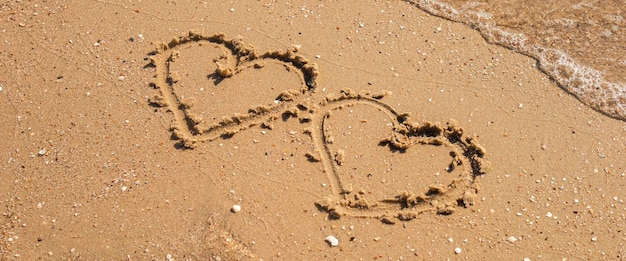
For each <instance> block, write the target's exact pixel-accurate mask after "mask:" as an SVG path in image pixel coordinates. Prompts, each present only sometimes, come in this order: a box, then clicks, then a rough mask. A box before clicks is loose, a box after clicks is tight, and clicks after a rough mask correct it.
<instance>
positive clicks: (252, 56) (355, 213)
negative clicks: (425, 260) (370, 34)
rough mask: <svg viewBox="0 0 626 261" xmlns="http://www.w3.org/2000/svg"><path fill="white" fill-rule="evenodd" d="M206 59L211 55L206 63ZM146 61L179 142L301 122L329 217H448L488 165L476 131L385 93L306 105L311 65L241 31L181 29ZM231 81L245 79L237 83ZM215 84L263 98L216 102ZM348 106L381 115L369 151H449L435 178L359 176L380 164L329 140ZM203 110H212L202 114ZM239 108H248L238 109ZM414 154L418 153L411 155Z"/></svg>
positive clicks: (157, 101)
mask: <svg viewBox="0 0 626 261" xmlns="http://www.w3.org/2000/svg"><path fill="white" fill-rule="evenodd" d="M209 57H217V58H215V59H213V60H212V63H210V62H208V63H207V60H208V59H209ZM205 58H206V59H205ZM151 64H152V65H153V66H154V67H155V70H156V77H155V81H154V82H153V83H152V86H154V87H155V88H158V89H159V90H160V91H161V95H158V96H155V97H154V98H152V99H151V101H150V102H151V103H152V104H154V105H156V106H164V107H167V108H168V109H169V110H170V111H171V112H172V113H173V114H174V121H175V123H174V126H173V127H172V132H173V135H174V138H176V139H177V140H179V141H180V142H181V145H183V146H185V147H189V148H193V147H194V146H195V145H196V144H197V143H198V142H204V141H213V140H215V139H218V138H228V137H230V136H232V135H235V134H236V133H237V132H239V131H243V130H245V129H247V128H249V127H251V126H254V125H261V126H262V127H265V128H270V129H271V128H272V126H273V124H274V121H275V120H276V119H279V118H280V117H285V116H294V117H296V118H298V119H299V120H300V122H302V123H307V124H310V126H309V127H307V128H306V130H305V132H306V133H308V134H309V135H310V136H311V139H312V140H313V142H314V145H315V148H316V151H314V152H310V153H307V154H306V156H307V157H308V158H309V160H311V161H319V162H321V163H322V164H323V165H324V171H325V173H326V175H327V176H328V179H329V182H330V184H331V189H332V195H329V196H327V197H326V198H324V199H320V200H319V201H318V202H316V205H317V206H318V207H319V208H320V209H322V210H325V211H327V212H328V213H329V214H330V215H331V216H332V217H335V218H340V217H342V216H350V217H364V218H379V219H381V220H382V221H383V222H385V223H394V222H395V220H396V219H400V220H410V219H414V218H416V217H417V216H418V215H419V214H421V213H424V212H435V213H438V214H446V215H447V214H451V213H452V212H453V211H454V210H455V209H456V208H458V207H459V206H462V207H467V206H469V205H473V204H475V201H476V198H477V193H478V189H479V187H478V183H477V178H478V177H479V176H481V175H483V174H485V169H486V166H487V164H488V162H487V161H485V160H484V159H483V158H484V156H485V150H484V149H483V148H482V146H481V145H479V144H478V142H477V141H476V138H475V137H473V136H468V135H467V134H465V133H464V130H463V129H462V128H460V127H459V126H458V124H457V123H456V122H455V121H454V120H450V121H449V122H447V123H446V124H441V123H430V122H422V123H417V122H413V121H411V119H410V116H409V115H408V114H406V113H398V112H396V111H395V110H394V109H393V108H392V107H390V106H389V105H387V104H385V103H383V102H382V101H381V99H382V98H383V97H384V96H385V95H387V94H388V93H387V92H382V93H380V94H369V93H355V92H353V91H351V90H343V91H342V92H341V93H340V95H339V96H337V97H332V96H328V97H326V98H325V99H324V100H323V101H319V102H316V103H315V102H314V101H312V93H313V92H314V91H315V88H316V87H317V86H316V82H315V79H316V77H317V75H318V69H317V65H315V64H313V63H311V62H310V61H309V60H307V59H306V58H304V57H303V56H301V55H300V54H299V53H298V49H297V48H295V47H292V48H290V49H288V50H286V51H269V52H265V53H259V52H257V51H256V50H255V48H254V47H252V46H249V45H246V44H245V43H244V42H243V41H242V40H241V39H230V40H227V39H226V38H225V36H224V35H223V34H216V35H213V36H203V35H200V34H196V33H193V32H190V33H189V35H187V36H184V37H178V38H175V39H173V40H172V41H171V42H169V43H160V44H158V48H157V50H156V51H154V52H153V53H152V56H151ZM264 70H267V71H270V72H271V73H273V74H275V73H283V74H284V75H285V76H284V78H290V81H287V82H291V81H297V82H299V84H298V86H286V87H287V89H283V90H282V91H279V90H276V88H277V86H283V88H285V85H289V84H285V83H284V81H283V80H285V79H283V77H282V75H283V74H281V77H265V78H274V79H275V78H278V80H279V82H271V80H270V82H263V79H265V78H263V77H261V78H259V77H258V76H255V74H254V73H250V72H251V71H257V72H264ZM207 73H208V75H207ZM190 77H191V78H193V77H196V78H197V77H201V78H204V80H206V81H208V82H210V83H209V84H207V85H206V86H193V81H185V79H186V78H190ZM237 79H239V80H240V81H243V83H244V84H237V83H236V81H237ZM231 81H232V82H231ZM251 83H255V84H256V83H258V84H259V86H258V88H265V89H255V88H250V87H249V85H250V84H251ZM242 86H248V87H242ZM206 88H210V90H207V89H206ZM220 88H222V89H223V88H239V90H241V91H243V92H245V91H248V92H253V93H255V94H256V93H261V92H262V93H266V95H269V96H263V95H253V98H252V99H255V98H258V99H259V100H258V101H257V100H255V101H246V102H253V103H257V104H259V105H255V104H249V105H248V106H252V107H243V108H241V107H237V106H246V105H245V104H242V101H240V100H237V97H235V98H234V100H233V101H232V102H230V101H227V100H226V101H225V99H228V97H219V90H220ZM272 93H274V94H272ZM272 95H273V96H272ZM257 96H258V97H257ZM216 100H219V101H220V104H217V106H216V104H214V102H215V101H216ZM228 105H230V107H229V109H230V110H226V111H220V108H221V107H224V106H226V107H228ZM357 107H358V108H363V109H362V110H373V111H372V114H379V115H378V116H379V117H382V118H380V119H382V120H383V121H385V122H387V125H386V126H387V127H388V129H384V130H383V131H382V132H381V131H380V130H379V132H381V133H382V135H383V136H384V137H382V138H380V139H378V140H372V139H371V138H370V139H366V142H370V143H375V144H373V145H374V146H376V147H377V148H379V150H377V151H379V153H383V154H384V155H383V156H382V158H386V157H389V155H393V154H394V153H398V155H402V156H398V158H403V159H404V158H406V157H408V158H411V157H417V158H416V159H412V158H411V160H412V161H411V162H412V163H413V164H414V165H422V164H426V161H427V160H428V158H425V159H424V156H423V154H424V153H423V152H425V151H432V149H433V148H436V152H437V154H441V152H443V153H444V154H445V155H446V156H444V157H443V158H444V159H445V158H446V157H448V159H447V160H448V161H447V162H448V163H447V164H446V166H445V173H444V175H445V179H444V182H441V180H439V179H437V180H435V181H434V183H432V184H430V183H429V182H432V180H428V179H424V178H423V176H424V175H427V174H425V173H421V172H420V170H416V169H411V170H407V171H405V173H400V175H402V176H403V179H399V178H398V179H397V180H396V177H395V176H397V174H393V173H392V174H388V175H387V176H385V177H387V178H389V179H390V180H391V183H393V182H394V181H395V182H396V183H398V180H400V181H402V182H407V183H410V182H418V183H426V184H417V187H418V188H415V189H413V187H402V186H399V187H398V186H395V187H393V189H390V188H389V186H388V185H384V186H380V185H376V182H370V181H369V180H368V179H367V178H363V177H359V174H364V173H365V172H371V171H374V172H377V173H368V174H367V177H368V178H369V177H373V176H377V177H382V176H383V174H382V172H385V171H381V170H379V169H375V168H374V169H370V168H369V166H359V164H361V163H359V162H360V161H354V160H352V159H353V158H354V157H349V156H347V155H346V151H345V150H343V149H341V148H340V147H341V145H342V144H337V143H341V142H342V141H343V140H341V139H335V137H334V135H333V130H334V129H333V125H334V124H335V122H333V116H332V115H333V113H337V114H340V113H341V111H342V110H344V109H345V108H353V109H356V108H357ZM207 109H208V111H209V112H211V113H213V114H214V115H210V114H209V112H207ZM245 109H247V111H245V112H243V113H242V112H241V111H242V110H245ZM220 113H221V114H220ZM223 115H231V116H223ZM217 116H222V117H221V118H218V117H217ZM341 122H342V121H339V124H337V125H341ZM335 128H337V126H335ZM339 128H341V126H339ZM366 145H368V146H372V144H366ZM343 146H344V147H345V146H346V144H343ZM380 148H383V149H384V150H382V151H381V150H380ZM427 148H428V149H430V150H428V149H427ZM413 152H418V153H415V154H411V153H413ZM420 152H422V153H421V154H420ZM349 153H351V152H349ZM420 156H422V157H420ZM431 156H432V154H431ZM420 158H422V159H421V161H420ZM344 165H345V166H344ZM348 165H350V166H351V167H350V168H348ZM355 170H362V171H365V172H358V171H357V172H355ZM379 172H380V173H379ZM379 174H380V175H379ZM355 176H357V177H356V178H355ZM402 182H400V183H402ZM382 183H385V181H384V180H383V182H382ZM387 183H389V182H387ZM420 186H421V187H420ZM372 190H373V191H372Z"/></svg>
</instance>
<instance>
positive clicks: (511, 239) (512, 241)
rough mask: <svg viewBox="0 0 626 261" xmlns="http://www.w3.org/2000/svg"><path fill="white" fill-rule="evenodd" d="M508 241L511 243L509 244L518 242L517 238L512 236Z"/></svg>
mask: <svg viewBox="0 0 626 261" xmlns="http://www.w3.org/2000/svg"><path fill="white" fill-rule="evenodd" d="M506 241H509V243H515V241H517V238H516V237H514V236H510V237H509V238H507V239H506Z"/></svg>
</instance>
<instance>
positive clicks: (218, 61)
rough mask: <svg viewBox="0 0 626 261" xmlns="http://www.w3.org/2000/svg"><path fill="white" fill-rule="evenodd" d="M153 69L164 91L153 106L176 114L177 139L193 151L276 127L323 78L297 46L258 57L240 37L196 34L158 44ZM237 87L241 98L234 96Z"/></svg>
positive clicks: (156, 82)
mask: <svg viewBox="0 0 626 261" xmlns="http://www.w3.org/2000/svg"><path fill="white" fill-rule="evenodd" d="M151 64H152V65H153V66H154V67H155V68H156V71H157V74H156V77H155V81H154V82H153V86H155V87H156V88H158V89H160V90H161V95H159V96H155V97H154V98H153V99H152V100H151V102H152V103H153V104H155V105H160V106H168V107H169V108H170V109H171V111H172V112H173V113H174V116H175V120H176V124H175V126H174V127H173V131H174V134H175V136H176V137H177V138H178V139H180V140H181V141H182V142H183V145H184V146H187V147H193V146H194V144H195V143H196V142H198V141H211V140H214V139H216V138H219V137H228V136H232V135H233V134H235V133H237V132H239V131H241V130H243V129H246V128H248V127H250V126H252V125H257V124H263V125H265V126H266V127H269V128H271V126H272V121H273V120H275V119H276V118H277V117H278V116H277V114H278V115H280V113H282V112H283V111H285V110H286V109H287V108H290V107H292V106H293V105H294V104H293V103H295V102H297V101H301V100H302V99H306V98H307V97H308V96H309V95H310V94H311V93H312V92H313V91H314V90H315V87H316V86H315V78H316V77H317V74H318V71H317V67H316V65H315V64H312V63H310V62H309V61H308V60H307V59H306V58H304V57H303V56H301V55H299V54H298V49H297V48H295V47H292V48H290V49H288V50H287V51H268V52H265V53H258V52H257V51H256V50H255V48H254V47H253V46H250V45H246V44H245V43H243V41H241V39H238V38H236V39H231V40H226V39H225V36H224V34H216V35H213V36H208V37H206V36H202V35H200V34H196V33H193V32H190V33H189V35H187V36H184V37H179V38H174V39H173V40H172V41H171V42H169V43H160V44H158V49H157V50H156V51H155V52H153V55H152V57H151ZM264 74H265V75H266V76H267V75H268V74H272V75H274V76H275V75H276V74H280V75H283V76H281V77H263V75H264ZM233 88H237V89H238V90H239V93H240V94H241V96H232V95H228V93H231V92H227V91H226V90H228V89H233ZM246 94H247V95H246ZM242 96H245V97H249V98H247V99H246V100H245V101H243V100H242V99H241V97H242Z"/></svg>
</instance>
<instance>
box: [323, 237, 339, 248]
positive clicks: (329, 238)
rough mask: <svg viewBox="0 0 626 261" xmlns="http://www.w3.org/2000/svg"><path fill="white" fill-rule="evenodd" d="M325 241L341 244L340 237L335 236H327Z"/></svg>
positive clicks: (331, 243)
mask: <svg viewBox="0 0 626 261" xmlns="http://www.w3.org/2000/svg"><path fill="white" fill-rule="evenodd" d="M324 241H326V242H327V243H328V244H330V246H334V247H336V246H338V245H339V239H337V238H336V237H334V236H327V237H326V238H325V239H324Z"/></svg>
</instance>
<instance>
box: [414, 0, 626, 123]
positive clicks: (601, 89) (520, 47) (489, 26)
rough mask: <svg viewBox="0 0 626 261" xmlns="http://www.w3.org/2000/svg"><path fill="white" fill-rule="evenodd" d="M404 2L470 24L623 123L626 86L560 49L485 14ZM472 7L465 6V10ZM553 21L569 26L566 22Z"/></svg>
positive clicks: (425, 1)
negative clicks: (531, 39)
mask: <svg viewBox="0 0 626 261" xmlns="http://www.w3.org/2000/svg"><path fill="white" fill-rule="evenodd" d="M407 2H409V3H412V4H414V5H415V6H417V7H418V8H420V9H422V10H424V11H426V12H428V13H430V14H432V15H435V16H439V17H443V18H446V19H449V20H452V21H455V22H461V23H464V24H466V25H469V26H470V27H472V28H474V29H476V30H477V31H479V32H480V33H481V34H482V36H483V37H484V38H485V39H486V40H487V41H488V42H490V43H493V44H498V45H501V46H504V47H507V48H509V49H511V50H513V51H516V52H519V53H522V54H525V55H528V56H530V57H532V58H535V59H536V60H537V62H538V64H539V68H540V69H541V70H542V71H543V72H544V73H546V74H547V75H548V76H550V77H551V78H552V79H553V80H554V81H555V82H556V83H557V84H558V85H559V86H560V87H561V88H563V89H564V90H566V91H567V92H569V93H571V94H572V95H574V96H575V97H577V98H578V99H579V100H580V101H581V102H583V103H585V104H586V105H588V106H590V107H592V108H593V109H595V110H597V111H600V112H602V113H604V114H606V115H608V116H610V117H614V118H617V119H621V120H626V83H614V82H609V81H607V80H606V79H605V78H604V75H603V73H602V72H600V71H598V70H595V69H593V68H591V67H589V66H586V65H584V64H582V63H581V62H579V61H576V60H574V59H573V58H572V57H571V56H570V55H568V54H567V53H565V52H563V51H561V50H558V49H554V48H548V47H543V46H540V45H537V44H529V41H528V38H527V37H526V36H525V35H524V34H519V33H511V32H508V31H506V30H504V29H502V28H500V27H497V26H496V25H495V22H494V21H492V20H491V18H492V16H491V15H490V14H488V13H485V12H476V11H469V10H468V11H463V12H460V11H459V10H457V9H455V8H454V7H453V6H451V5H449V4H446V3H442V2H439V1H435V0H417V1H414V0H407ZM474 6H475V5H471V4H467V5H466V6H465V7H468V8H471V7H474ZM616 19H620V17H618V18H616ZM555 22H559V23H564V24H569V23H571V21H566V20H559V21H556V20H555Z"/></svg>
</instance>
